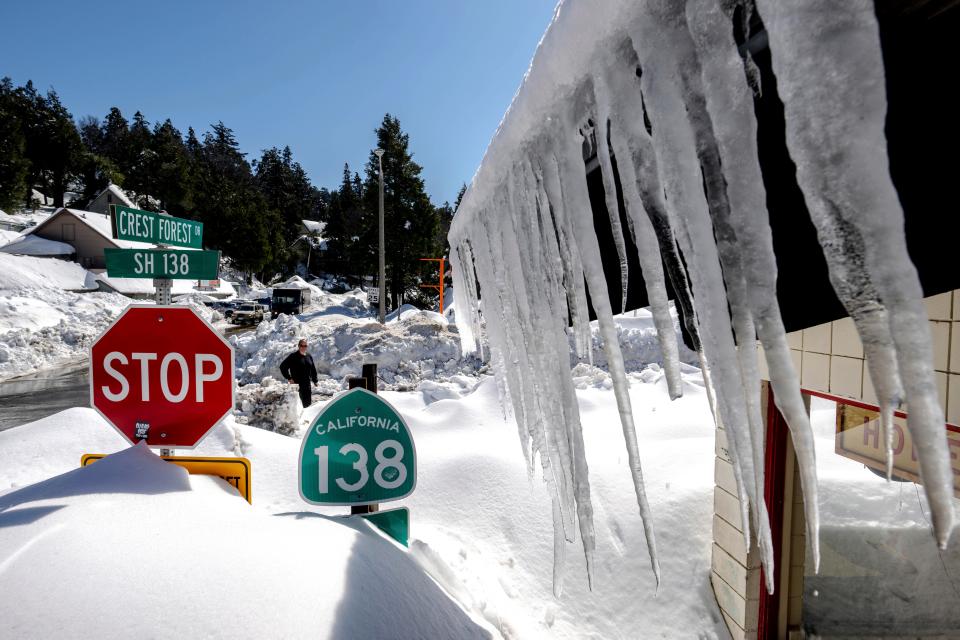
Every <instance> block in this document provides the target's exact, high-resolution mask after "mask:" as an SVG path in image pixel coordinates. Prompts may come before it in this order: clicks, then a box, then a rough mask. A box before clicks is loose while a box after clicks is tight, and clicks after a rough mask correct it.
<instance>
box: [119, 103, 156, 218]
mask: <svg viewBox="0 0 960 640" xmlns="http://www.w3.org/2000/svg"><path fill="white" fill-rule="evenodd" d="M152 143H153V134H152V132H151V131H150V123H149V122H147V119H146V118H144V117H143V114H142V113H140V112H139V111H137V112H136V113H135V114H133V124H132V125H130V132H129V134H128V136H127V145H126V146H127V154H128V155H127V158H128V160H127V161H128V163H129V167H128V174H127V180H126V182H124V185H123V186H124V188H125V189H126V190H127V192H128V193H130V195H131V196H132V197H133V200H134V202H135V204H136V205H137V206H138V207H140V208H141V209H154V208H156V207H155V206H154V205H153V204H152V203H151V202H150V199H149V196H152V195H153V193H152V192H153V178H154V173H153V170H154V169H155V166H156V165H155V162H154V160H155V158H154V150H153V148H152V147H153V144H152Z"/></svg>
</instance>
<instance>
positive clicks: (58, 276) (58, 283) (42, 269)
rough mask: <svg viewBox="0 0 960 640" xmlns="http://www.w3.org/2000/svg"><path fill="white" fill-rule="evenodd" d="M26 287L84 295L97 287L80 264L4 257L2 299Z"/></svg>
mask: <svg viewBox="0 0 960 640" xmlns="http://www.w3.org/2000/svg"><path fill="white" fill-rule="evenodd" d="M25 287H38V288H53V289H66V290H69V291H83V290H92V289H96V288H97V285H96V282H94V281H93V277H92V274H91V273H90V272H89V271H87V270H86V269H84V268H83V267H81V266H80V265H79V264H77V263H76V262H69V261H67V260H57V259H53V258H33V257H29V256H12V255H5V254H2V253H0V296H5V295H9V294H10V292H11V291H16V290H17V289H22V288H25Z"/></svg>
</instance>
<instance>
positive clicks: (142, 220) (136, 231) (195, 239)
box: [110, 204, 203, 249]
mask: <svg viewBox="0 0 960 640" xmlns="http://www.w3.org/2000/svg"><path fill="white" fill-rule="evenodd" d="M110 227H111V229H112V231H113V237H114V238H117V239H119V240H136V241H137V242H152V243H153V244H169V245H173V246H175V247H189V248H191V249H202V248H203V244H202V241H203V223H202V222H197V221H196V220H186V219H184V218H174V217H173V216H165V215H161V214H159V213H154V212H153V211H142V210H140V209H131V208H130V207H122V206H120V205H116V204H112V205H110Z"/></svg>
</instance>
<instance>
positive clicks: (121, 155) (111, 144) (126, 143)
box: [96, 107, 133, 186]
mask: <svg viewBox="0 0 960 640" xmlns="http://www.w3.org/2000/svg"><path fill="white" fill-rule="evenodd" d="M100 144H101V146H100V148H99V149H97V150H96V151H97V153H98V155H100V156H102V157H104V158H107V159H108V160H110V162H111V164H112V165H113V166H114V167H115V169H116V172H115V175H114V176H113V177H114V182H115V183H116V184H117V185H120V186H123V185H124V184H125V182H126V177H127V176H129V175H130V171H131V167H132V164H133V162H132V153H131V151H130V125H129V124H128V123H127V119H126V118H124V117H123V114H122V113H121V112H120V109H118V108H117V107H112V108H111V109H110V112H109V113H108V114H107V117H106V118H104V119H103V125H102V127H101V142H100Z"/></svg>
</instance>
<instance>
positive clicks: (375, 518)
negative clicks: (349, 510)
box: [350, 507, 410, 547]
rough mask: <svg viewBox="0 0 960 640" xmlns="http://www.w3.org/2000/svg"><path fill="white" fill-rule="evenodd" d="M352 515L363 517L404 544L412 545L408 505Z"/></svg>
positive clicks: (406, 545)
mask: <svg viewBox="0 0 960 640" xmlns="http://www.w3.org/2000/svg"><path fill="white" fill-rule="evenodd" d="M350 517H351V518H363V519H364V520H367V521H369V522H370V524H372V525H373V526H375V527H376V528H377V529H380V531H383V532H384V533H385V534H387V535H388V536H390V537H391V538H393V539H394V540H396V541H397V542H399V543H400V544H402V545H403V546H405V547H409V546H410V510H409V509H407V508H406V507H399V508H397V509H389V510H387V511H374V512H373V513H361V514H358V515H356V516H350Z"/></svg>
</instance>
